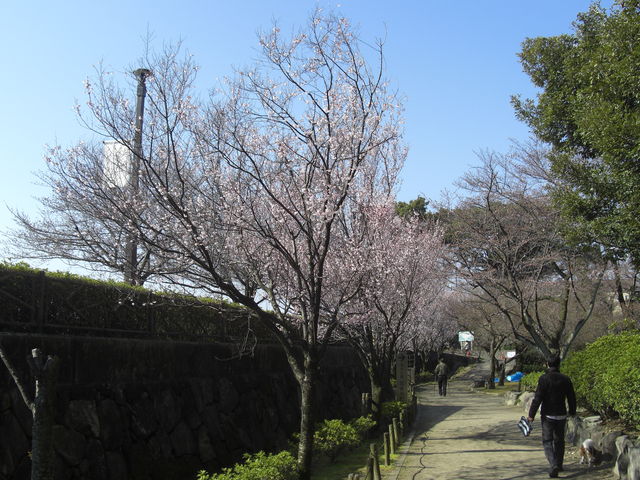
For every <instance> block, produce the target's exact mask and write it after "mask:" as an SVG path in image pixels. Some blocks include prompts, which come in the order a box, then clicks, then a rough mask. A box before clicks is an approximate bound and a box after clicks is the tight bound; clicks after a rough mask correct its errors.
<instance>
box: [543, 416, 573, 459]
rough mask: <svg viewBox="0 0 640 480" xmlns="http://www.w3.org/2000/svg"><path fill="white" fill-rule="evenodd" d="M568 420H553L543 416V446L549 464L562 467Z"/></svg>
mask: <svg viewBox="0 0 640 480" xmlns="http://www.w3.org/2000/svg"><path fill="white" fill-rule="evenodd" d="M566 427H567V421H566V420H551V419H550V418H546V417H545V416H542V446H543V447H544V455H545V456H546V457H547V461H548V462H549V466H550V467H551V468H552V469H553V468H554V467H558V468H562V463H563V461H564V434H565V430H566Z"/></svg>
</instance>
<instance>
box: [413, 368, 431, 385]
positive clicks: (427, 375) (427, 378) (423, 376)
mask: <svg viewBox="0 0 640 480" xmlns="http://www.w3.org/2000/svg"><path fill="white" fill-rule="evenodd" d="M434 379H435V375H434V374H433V373H431V372H427V371H424V372H420V373H418V374H417V375H416V383H417V384H418V383H427V382H431V381H432V380H434Z"/></svg>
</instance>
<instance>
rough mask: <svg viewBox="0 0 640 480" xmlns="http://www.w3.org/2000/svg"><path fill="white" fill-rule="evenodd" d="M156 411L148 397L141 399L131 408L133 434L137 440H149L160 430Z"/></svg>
mask: <svg viewBox="0 0 640 480" xmlns="http://www.w3.org/2000/svg"><path fill="white" fill-rule="evenodd" d="M155 413H156V410H155V409H154V408H153V402H152V401H151V399H150V398H149V397H148V396H143V397H141V398H140V399H139V400H138V401H137V402H136V403H135V404H133V406H132V408H131V432H132V433H133V434H134V435H135V436H136V437H137V438H148V437H150V436H151V435H153V434H154V433H155V432H156V431H157V429H158V420H157V419H156V415H155Z"/></svg>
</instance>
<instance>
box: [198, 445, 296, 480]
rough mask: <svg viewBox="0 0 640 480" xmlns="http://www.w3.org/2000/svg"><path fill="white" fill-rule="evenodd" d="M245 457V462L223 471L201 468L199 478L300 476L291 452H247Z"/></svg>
mask: <svg viewBox="0 0 640 480" xmlns="http://www.w3.org/2000/svg"><path fill="white" fill-rule="evenodd" d="M244 459H245V460H244V462H243V463H237V464H236V465H234V466H233V467H231V468H225V469H223V470H222V473H213V474H210V473H207V472H206V471H204V470H201V471H200V472H198V477H197V480H296V479H297V478H298V470H297V463H296V459H295V458H294V457H293V455H291V453H289V452H286V451H284V452H280V453H276V454H266V453H264V452H258V453H256V454H253V455H249V454H245V455H244Z"/></svg>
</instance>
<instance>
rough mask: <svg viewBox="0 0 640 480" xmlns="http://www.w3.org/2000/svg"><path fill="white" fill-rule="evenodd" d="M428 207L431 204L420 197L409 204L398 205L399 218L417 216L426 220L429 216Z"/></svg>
mask: <svg viewBox="0 0 640 480" xmlns="http://www.w3.org/2000/svg"><path fill="white" fill-rule="evenodd" d="M427 205H429V202H428V201H427V199H425V198H424V197H421V196H418V198H415V199H413V200H409V201H408V202H398V203H396V213H397V214H398V216H400V217H403V218H406V217H408V216H410V215H417V216H419V217H420V218H425V217H426V215H427Z"/></svg>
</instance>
